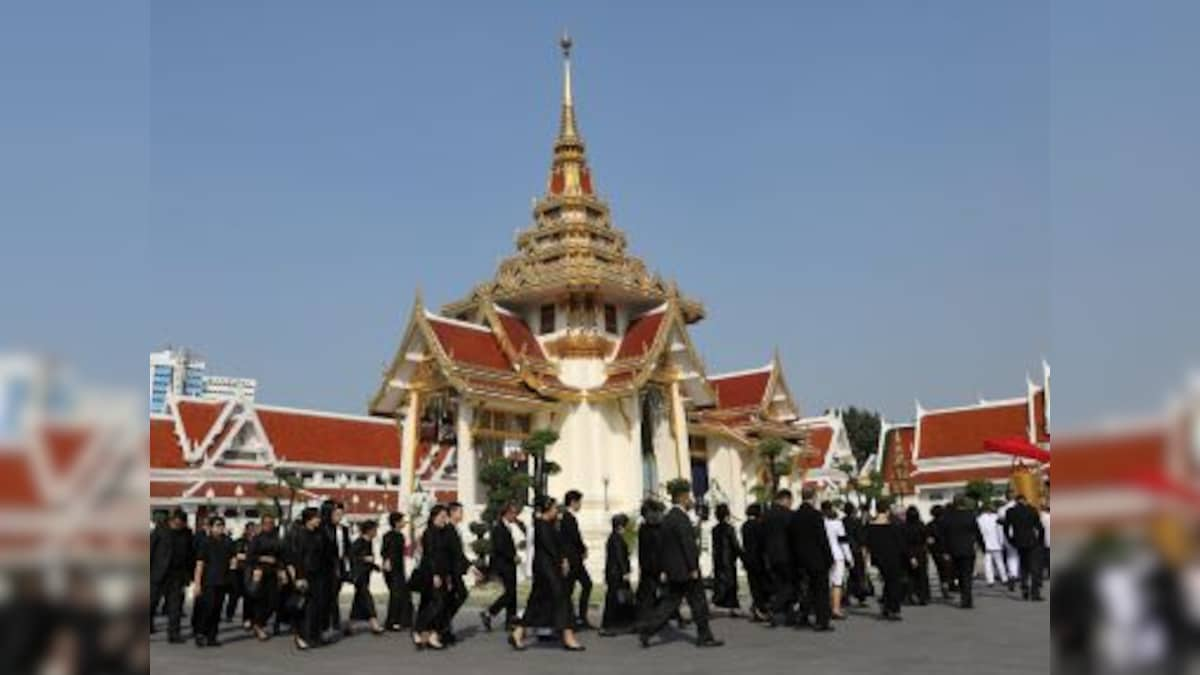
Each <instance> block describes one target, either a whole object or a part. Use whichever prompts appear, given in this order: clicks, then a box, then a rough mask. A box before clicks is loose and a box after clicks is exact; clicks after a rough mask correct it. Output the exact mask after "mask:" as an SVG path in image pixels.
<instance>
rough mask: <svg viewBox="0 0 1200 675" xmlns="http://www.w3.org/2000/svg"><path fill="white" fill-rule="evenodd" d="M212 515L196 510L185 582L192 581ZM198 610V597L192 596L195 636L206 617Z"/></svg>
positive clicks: (193, 631)
mask: <svg viewBox="0 0 1200 675" xmlns="http://www.w3.org/2000/svg"><path fill="white" fill-rule="evenodd" d="M211 516H212V514H205V515H203V516H201V515H200V512H199V511H197V512H196V532H195V534H192V533H191V531H189V532H188V534H189V535H191V542H190V543H189V547H188V551H189V552H190V555H191V558H190V559H189V560H188V581H187V582H185V583H190V582H191V579H192V568H194V567H195V566H196V555H197V554H198V553H199V552H200V547H202V546H204V542H206V541H208V519H209V518H210V517H211ZM196 610H197V604H196V599H195V598H192V621H191V623H192V635H193V636H195V635H200V633H201V631H202V630H203V626H202V625H201V624H202V620H203V618H204V617H203V616H201V614H200V612H198V611H196Z"/></svg>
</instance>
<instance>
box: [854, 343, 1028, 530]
mask: <svg viewBox="0 0 1200 675" xmlns="http://www.w3.org/2000/svg"><path fill="white" fill-rule="evenodd" d="M1025 389H1026V392H1025V395H1024V396H1020V397H1015V398H1011V399H1005V400H1001V401H979V402H978V403H976V404H973V405H966V406H957V407H952V408H943V409H935V410H926V409H925V408H923V407H922V406H921V404H920V403H918V404H917V407H916V421H915V422H909V423H900V424H890V423H887V422H884V424H883V428H882V430H881V433H880V435H879V449H878V451H877V452H876V453H875V456H874V458H873V462H869V465H870V466H871V467H872V468H873V469H874V470H876V471H878V472H879V473H880V474H881V475H882V478H883V481H884V484H885V485H886V486H887V490H888V492H889V494H890V495H891V496H892V497H895V498H898V499H899V500H900V501H901V503H905V504H916V505H917V506H919V507H921V508H922V509H924V510H926V511H928V509H929V508H930V507H931V506H932V505H933V504H937V503H944V502H946V501H949V500H950V499H951V498H952V497H953V496H954V495H955V494H956V493H961V492H962V491H963V490H964V488H965V487H966V485H967V483H970V482H972V481H987V482H991V483H993V484H995V485H997V487H998V488H999V490H1000V492H1003V490H1004V489H1005V487H1006V486H1007V485H1008V483H1009V480H1010V478H1011V477H1012V475H1013V469H1014V459H1013V457H1012V456H1010V455H1005V454H1001V453H997V452H992V451H989V450H988V449H987V448H985V444H987V443H988V442H989V441H996V440H1005V439H1020V440H1023V441H1025V442H1028V443H1029V444H1030V445H1032V446H1037V447H1040V448H1042V449H1044V450H1047V451H1048V450H1049V449H1050V422H1049V402H1050V366H1049V365H1045V364H1043V368H1042V382H1041V383H1035V382H1033V381H1032V380H1027V381H1026V387H1025Z"/></svg>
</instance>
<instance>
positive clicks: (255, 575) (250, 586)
mask: <svg viewBox="0 0 1200 675" xmlns="http://www.w3.org/2000/svg"><path fill="white" fill-rule="evenodd" d="M265 575H266V572H264V571H263V570H262V568H261V567H249V568H247V569H246V576H245V578H244V579H243V580H242V588H243V590H244V591H245V593H246V597H248V598H250V599H251V600H258V599H259V597H260V596H261V595H262V587H263V577H264V576H265Z"/></svg>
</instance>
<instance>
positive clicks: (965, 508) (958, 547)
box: [941, 495, 983, 609]
mask: <svg viewBox="0 0 1200 675" xmlns="http://www.w3.org/2000/svg"><path fill="white" fill-rule="evenodd" d="M941 532H942V535H943V537H944V539H945V541H944V542H943V545H944V546H945V553H944V554H943V555H944V556H945V559H946V560H947V561H948V562H949V563H950V564H951V566H952V567H953V569H954V576H955V578H956V579H957V580H958V586H959V596H960V597H961V599H962V602H961V607H962V608H963V609H971V608H972V607H974V605H975V601H974V597H973V595H972V593H971V586H972V584H973V582H974V579H975V544H976V542H980V541H982V540H983V537H982V536H981V535H980V533H979V524H978V523H977V522H976V520H975V513H974V510H973V509H972V508H971V507H970V505H968V503H967V499H966V497H963V496H962V495H956V496H955V497H954V503H953V504H952V505H951V507H950V509H949V510H947V511H945V512H943V514H942V526H941Z"/></svg>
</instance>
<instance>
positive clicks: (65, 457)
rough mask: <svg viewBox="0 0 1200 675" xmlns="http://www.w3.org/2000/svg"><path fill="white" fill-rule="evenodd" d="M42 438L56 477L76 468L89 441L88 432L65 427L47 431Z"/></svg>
mask: <svg viewBox="0 0 1200 675" xmlns="http://www.w3.org/2000/svg"><path fill="white" fill-rule="evenodd" d="M42 436H43V438H44V440H45V446H44V447H45V450H46V453H47V456H48V457H49V458H50V464H51V466H53V467H54V472H55V474H56V475H62V474H64V473H66V472H67V471H70V470H71V468H72V467H73V466H75V462H76V461H78V460H79V456H80V455H81V454H82V453H83V449H84V448H85V447H86V446H87V442H88V440H89V434H88V432H87V431H85V430H83V429H69V428H64V427H58V428H49V429H46V430H45V431H43V433H42Z"/></svg>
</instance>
